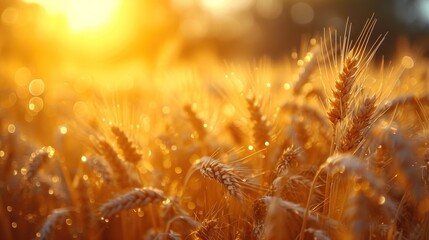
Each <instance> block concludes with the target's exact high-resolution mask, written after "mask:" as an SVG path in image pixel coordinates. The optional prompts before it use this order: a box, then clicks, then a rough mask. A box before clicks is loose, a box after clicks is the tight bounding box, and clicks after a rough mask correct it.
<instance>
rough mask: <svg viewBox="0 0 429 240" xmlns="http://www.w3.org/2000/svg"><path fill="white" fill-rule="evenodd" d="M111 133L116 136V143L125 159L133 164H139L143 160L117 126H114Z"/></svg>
mask: <svg viewBox="0 0 429 240" xmlns="http://www.w3.org/2000/svg"><path fill="white" fill-rule="evenodd" d="M110 131H111V132H112V133H113V134H114V135H115V137H116V143H117V144H118V147H119V149H121V152H122V156H123V157H124V159H125V160H126V161H128V162H130V163H132V164H137V163H138V162H139V161H140V160H141V158H142V155H141V153H139V151H138V149H137V147H136V146H135V145H134V144H133V142H132V141H131V140H130V139H129V138H128V136H127V135H126V134H125V132H124V131H123V130H122V129H120V128H119V127H116V126H112V127H111V128H110Z"/></svg>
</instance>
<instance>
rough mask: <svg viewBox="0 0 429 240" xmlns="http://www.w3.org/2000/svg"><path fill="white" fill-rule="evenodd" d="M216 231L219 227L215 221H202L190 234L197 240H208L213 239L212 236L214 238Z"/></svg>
mask: <svg viewBox="0 0 429 240" xmlns="http://www.w3.org/2000/svg"><path fill="white" fill-rule="evenodd" d="M218 230H219V226H218V221H217V220H216V219H204V220H203V222H202V223H201V224H200V226H199V227H198V229H196V230H195V231H194V232H193V233H192V234H193V235H194V236H195V238H196V239H198V240H210V239H213V236H216V234H217V231H218Z"/></svg>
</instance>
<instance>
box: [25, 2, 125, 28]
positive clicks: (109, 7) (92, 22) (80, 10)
mask: <svg viewBox="0 0 429 240" xmlns="http://www.w3.org/2000/svg"><path fill="white" fill-rule="evenodd" d="M120 1H121V0H25V2H27V3H36V4H39V5H41V6H42V7H43V8H45V9H46V11H47V12H49V13H53V14H62V15H64V16H65V17H66V19H67V22H68V25H69V27H70V30H71V31H73V32H82V31H88V30H94V29H97V28H100V27H102V26H104V25H105V24H107V23H108V22H109V20H111V18H112V17H113V15H114V13H115V11H116V10H117V9H118V7H119V3H120Z"/></svg>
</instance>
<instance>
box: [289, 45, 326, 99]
mask: <svg viewBox="0 0 429 240" xmlns="http://www.w3.org/2000/svg"><path fill="white" fill-rule="evenodd" d="M319 53H320V47H319V45H316V46H314V47H313V48H312V49H311V51H310V52H308V53H307V55H306V59H308V60H307V61H305V65H304V66H303V67H301V69H300V71H299V74H298V79H297V80H296V82H295V84H294V86H293V93H294V94H295V95H298V94H299V93H300V92H301V90H302V87H303V86H304V85H305V84H306V83H308V82H309V81H310V75H311V73H312V72H313V70H314V69H315V67H316V66H317V56H318V55H319Z"/></svg>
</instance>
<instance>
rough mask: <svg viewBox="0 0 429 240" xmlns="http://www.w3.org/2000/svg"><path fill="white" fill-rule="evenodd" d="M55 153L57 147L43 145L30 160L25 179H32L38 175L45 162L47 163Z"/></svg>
mask: <svg viewBox="0 0 429 240" xmlns="http://www.w3.org/2000/svg"><path fill="white" fill-rule="evenodd" d="M54 153H55V149H53V148H52V147H50V146H49V147H42V148H41V149H39V150H37V151H36V152H33V153H32V154H31V156H30V159H29V160H28V164H27V167H26V168H25V169H26V170H27V173H26V174H25V179H26V180H27V181H32V180H33V179H34V177H35V176H36V174H37V172H38V171H39V170H40V168H41V167H42V165H43V164H45V163H46V162H47V161H48V160H49V159H50V158H52V156H53V155H54Z"/></svg>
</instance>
